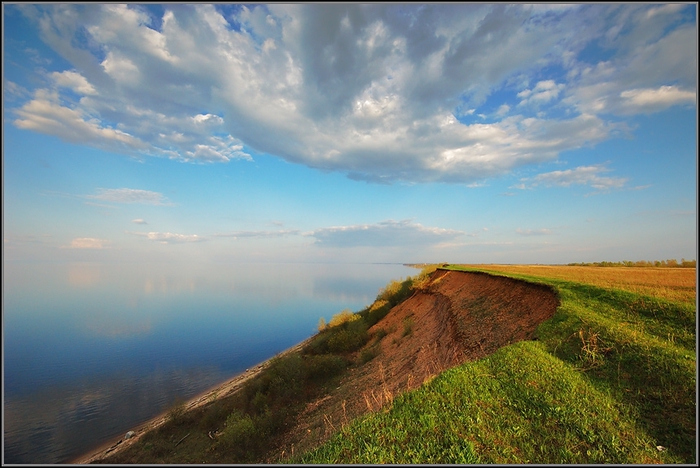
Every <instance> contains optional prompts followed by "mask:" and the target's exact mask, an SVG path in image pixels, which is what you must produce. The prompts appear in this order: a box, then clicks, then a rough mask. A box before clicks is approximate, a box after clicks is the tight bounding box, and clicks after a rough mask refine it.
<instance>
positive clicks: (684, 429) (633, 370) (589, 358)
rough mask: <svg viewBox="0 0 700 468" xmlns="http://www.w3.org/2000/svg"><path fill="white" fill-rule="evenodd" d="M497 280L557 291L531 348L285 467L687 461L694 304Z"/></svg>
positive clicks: (487, 362)
mask: <svg viewBox="0 0 700 468" xmlns="http://www.w3.org/2000/svg"><path fill="white" fill-rule="evenodd" d="M501 274H504V273H501ZM505 274H506V275H507V276H511V277H517V278H521V279H525V280H528V281H533V282H540V283H544V284H549V285H552V286H554V287H555V288H556V290H557V291H558V292H559V296H560V299H561V306H560V308H559V309H558V311H557V314H556V315H555V316H554V317H553V318H552V319H551V320H549V321H547V322H545V323H544V324H542V325H541V326H540V327H539V329H538V338H539V340H538V341H533V342H520V343H516V344H514V345H511V346H508V347H505V348H502V349H501V350H499V351H498V352H496V353H495V354H493V355H491V356H489V357H488V358H485V359H482V360H479V361H476V362H471V363H466V364H463V365H461V366H459V367H457V368H454V369H451V370H449V371H447V372H445V373H443V374H442V375H440V376H439V377H437V378H436V379H434V380H433V381H432V382H430V383H428V384H427V385H424V386H423V387H422V388H420V389H418V390H416V391H414V392H410V393H406V394H404V395H402V396H400V397H398V398H397V399H395V400H394V403H393V405H392V407H391V408H390V409H388V410H386V411H384V412H381V413H377V414H374V415H369V416H366V417H363V418H361V419H359V420H357V421H355V422H353V423H352V424H350V425H348V426H346V427H345V428H343V430H342V431H341V433H340V434H338V435H337V436H336V437H334V438H333V439H331V440H330V441H329V442H328V443H326V444H324V445H323V446H321V447H320V448H318V449H316V450H314V451H311V452H309V453H307V454H305V455H303V456H301V457H297V458H295V459H293V460H291V461H293V462H296V463H583V464H589V463H644V464H646V463H695V461H696V459H697V454H696V444H695V440H696V439H695V437H696V432H695V427H696V406H695V396H696V349H695V338H696V336H695V328H696V327H695V312H696V308H695V304H692V303H690V302H689V301H669V300H665V299H663V298H659V297H654V296H652V295H644V294H639V293H634V292H629V291H623V290H617V289H610V288H601V287H596V286H593V285H588V284H582V283H576V282H570V281H566V280H562V279H552V278H542V277H539V278H536V277H534V276H528V275H522V274H520V275H518V274H507V273H505ZM657 446H659V448H657Z"/></svg>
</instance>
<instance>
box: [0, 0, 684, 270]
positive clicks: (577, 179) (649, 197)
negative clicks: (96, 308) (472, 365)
mask: <svg viewBox="0 0 700 468" xmlns="http://www.w3.org/2000/svg"><path fill="white" fill-rule="evenodd" d="M3 14H4V16H3V23H4V24H3V34H4V38H3V67H4V68H3V197H4V198H3V238H4V242H3V249H4V259H5V260H6V261H97V262H133V263H138V262H144V261H170V260H172V261H175V260H177V261H185V262H189V261H201V262H236V261H289V262H297V261H313V262H348V261H352V262H443V261H449V262H460V263H569V262H582V261H602V260H608V261H619V260H642V259H645V260H657V259H669V258H676V259H679V260H680V259H681V258H685V259H695V258H697V227H696V226H697V175H696V174H697V17H696V14H697V6H696V5H695V4H594V5H575V4H567V5H554V4H537V5H525V4H518V5H489V4H428V5H420V4H413V3H412V4H404V5H400V4H398V5H397V4H373V5H348V4H335V5H333V4H304V5H280V4H274V5H259V4H258V5H250V6H241V5H204V4H199V5H167V6H160V5H153V4H148V5H136V4H134V5H128V6H127V5H117V4H104V5H101V4H90V5H78V4H75V5H72V4H63V5H51V4H37V5H31V4H3Z"/></svg>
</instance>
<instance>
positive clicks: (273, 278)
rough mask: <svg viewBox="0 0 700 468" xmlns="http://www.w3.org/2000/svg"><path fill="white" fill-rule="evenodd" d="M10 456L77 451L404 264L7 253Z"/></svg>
mask: <svg viewBox="0 0 700 468" xmlns="http://www.w3.org/2000/svg"><path fill="white" fill-rule="evenodd" d="M3 269H4V271H3V273H4V274H3V348H4V350H3V351H4V352H3V356H4V362H3V386H4V388H3V391H4V401H3V404H4V412H3V418H4V430H5V432H4V442H5V444H4V462H5V463H13V464H14V463H66V462H68V461H70V460H72V459H74V458H75V457H77V456H80V455H82V454H84V453H86V452H88V451H90V450H92V449H93V448H95V447H96V446H98V445H100V444H102V443H104V442H106V441H108V440H109V439H111V438H113V437H115V436H119V435H123V434H124V433H126V431H128V430H130V429H132V428H133V427H134V426H136V425H138V424H140V423H142V422H144V421H146V420H148V419H150V418H152V417H154V416H156V415H158V414H160V413H162V412H163V411H166V410H167V409H168V408H170V407H171V406H172V405H173V404H174V403H175V402H176V401H178V400H186V399H189V398H191V397H193V396H195V395H197V394H199V393H201V392H203V391H205V390H207V389H209V388H211V387H213V386H214V385H217V384H219V383H221V382H224V381H226V380H228V379H229V378H231V377H233V376H234V375H236V374H238V373H240V372H242V371H244V370H245V369H246V368H248V367H251V366H252V365H254V364H257V363H259V362H262V361H264V360H266V359H268V358H270V357H272V356H274V355H275V354H277V353H279V352H281V351H283V350H285V349H287V348H289V347H291V346H293V345H295V344H297V343H299V342H300V341H302V340H304V339H306V338H308V337H309V336H311V335H313V334H314V333H315V332H316V326H317V324H318V321H319V318H320V317H324V318H325V319H326V321H327V320H329V319H330V318H331V317H332V316H333V315H334V314H336V313H338V312H340V311H341V310H343V309H346V308H348V309H350V310H352V311H358V310H360V309H361V308H363V307H364V306H366V305H368V304H371V303H372V301H373V300H374V299H375V297H376V296H377V293H378V292H379V289H380V288H381V287H383V286H385V285H386V284H387V283H388V282H389V281H390V280H392V279H400V278H405V277H406V276H411V275H415V274H416V273H418V270H416V269H413V268H408V267H405V266H402V265H396V264H298V263H297V264H269V263H250V264H237V265H213V266H212V265H208V266H206V267H205V266H199V267H197V266H191V265H188V266H186V267H185V266H181V265H175V264H162V265H157V266H153V265H152V266H150V267H148V268H144V267H143V266H136V265H101V264H93V263H71V264H19V263H18V264H3Z"/></svg>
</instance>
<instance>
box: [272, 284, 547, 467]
mask: <svg viewBox="0 0 700 468" xmlns="http://www.w3.org/2000/svg"><path fill="white" fill-rule="evenodd" d="M558 305H559V300H558V299H557V296H556V294H555V293H554V291H553V290H552V289H551V288H549V287H547V286H543V285H536V284H532V283H527V282H524V281H519V280H515V279H511V278H505V277H500V276H491V275H488V274H485V273H467V272H458V271H449V270H437V271H435V272H434V273H433V274H432V275H431V277H430V279H429V281H428V282H427V284H426V285H424V286H423V287H422V288H421V289H420V290H418V291H417V292H416V293H415V294H414V295H413V296H412V297H410V298H409V299H407V300H406V301H404V302H403V303H401V304H399V305H397V306H396V307H394V308H393V309H392V310H391V311H390V312H389V314H388V315H387V316H386V317H385V318H384V319H382V320H381V321H379V323H377V324H376V325H374V326H373V327H372V328H371V329H370V330H369V331H370V335H375V334H376V333H378V332H379V331H380V329H381V330H384V331H385V332H387V335H386V336H385V337H384V338H383V339H381V341H380V343H379V345H378V346H379V347H380V352H379V354H378V355H377V357H375V358H374V359H372V360H371V361H369V362H367V363H366V364H364V365H361V366H356V367H353V368H352V369H351V371H350V372H349V373H348V375H347V376H346V377H344V378H343V381H342V383H341V384H340V386H339V387H338V388H337V389H336V390H335V391H334V392H333V393H332V394H331V395H328V396H326V397H324V398H323V399H321V400H319V401H316V402H314V403H310V404H309V405H308V406H307V408H306V410H305V411H304V412H303V413H302V415H301V416H300V417H299V419H298V421H297V425H296V427H295V428H294V429H293V430H292V431H291V432H290V434H289V436H288V437H287V438H286V441H285V443H284V444H283V445H282V446H280V447H279V448H278V449H277V450H276V451H275V452H274V454H272V455H271V457H270V458H269V459H268V461H270V462H272V461H275V460H278V459H279V458H278V457H283V456H287V455H289V454H291V453H292V452H293V451H296V452H297V453H298V452H299V450H306V449H308V448H310V447H313V446H315V445H317V444H319V443H320V442H323V441H324V440H326V439H327V438H328V437H329V436H330V435H332V434H333V433H335V432H336V431H337V430H338V429H340V428H341V427H342V426H343V425H345V424H347V423H348V422H349V421H351V420H352V419H353V418H356V417H358V416H360V415H362V414H364V413H367V412H369V411H377V410H379V409H381V408H382V407H383V406H384V405H385V404H386V403H389V402H391V400H392V399H393V397H394V396H396V395H397V394H399V393H401V392H403V391H406V390H411V389H414V388H417V387H419V386H420V385H422V384H423V383H424V382H426V381H427V380H429V379H431V378H432V377H434V376H435V375H437V374H439V373H440V372H442V371H444V370H446V369H448V368H450V367H454V366H456V365H458V364H461V363H463V362H465V361H470V360H475V359H479V358H481V357H484V356H487V355H489V354H491V353H493V352H494V351H496V350H497V349H499V348H500V347H502V346H506V345H508V344H511V343H514V342H517V341H521V340H527V339H533V338H534V337H535V336H534V332H535V328H536V327H537V325H539V324H540V323H541V322H543V321H544V320H547V319H548V318H550V317H551V316H552V315H554V312H555V311H556V309H557V306H558ZM373 342H374V340H370V342H369V343H368V345H367V346H366V347H370V346H372V344H373ZM360 353H361V351H360V352H358V353H357V356H359V354H360ZM357 356H356V357H357Z"/></svg>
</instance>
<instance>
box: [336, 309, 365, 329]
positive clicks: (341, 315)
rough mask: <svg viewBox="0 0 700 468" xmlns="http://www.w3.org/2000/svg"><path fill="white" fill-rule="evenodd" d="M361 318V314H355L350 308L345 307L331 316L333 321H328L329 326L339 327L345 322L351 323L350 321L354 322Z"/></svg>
mask: <svg viewBox="0 0 700 468" xmlns="http://www.w3.org/2000/svg"><path fill="white" fill-rule="evenodd" d="M359 318H360V316H359V315H357V314H353V313H352V311H350V309H344V310H342V311H340V312H338V313H337V314H335V315H334V316H333V318H331V321H330V322H328V327H329V328H332V327H337V326H339V325H343V324H344V323H349V322H354V321H355V320H358V319H359Z"/></svg>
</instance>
